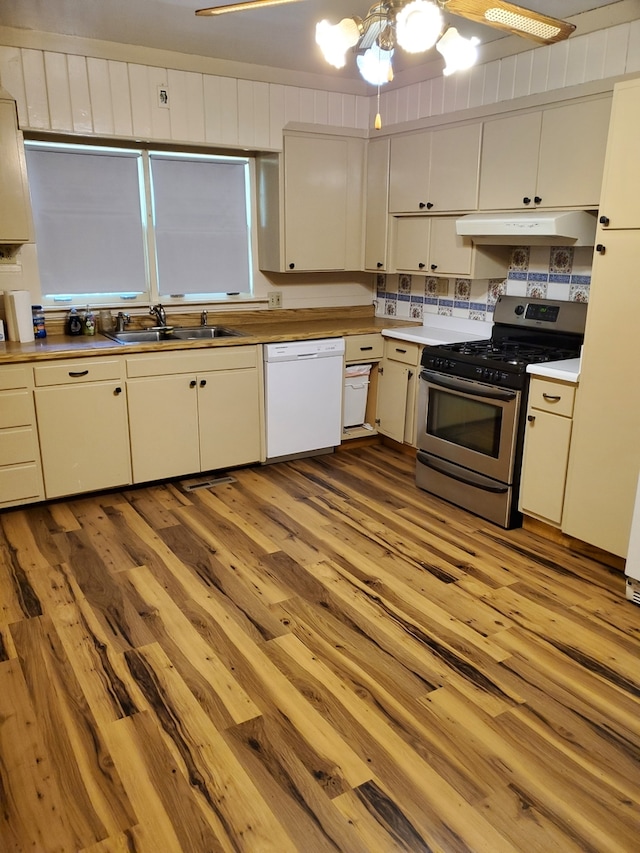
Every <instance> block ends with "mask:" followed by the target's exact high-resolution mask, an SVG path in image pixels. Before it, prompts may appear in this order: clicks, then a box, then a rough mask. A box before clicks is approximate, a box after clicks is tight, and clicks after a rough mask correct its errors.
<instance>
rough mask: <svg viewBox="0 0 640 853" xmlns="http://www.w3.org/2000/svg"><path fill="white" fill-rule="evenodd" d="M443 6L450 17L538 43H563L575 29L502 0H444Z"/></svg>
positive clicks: (571, 25) (570, 25)
mask: <svg viewBox="0 0 640 853" xmlns="http://www.w3.org/2000/svg"><path fill="white" fill-rule="evenodd" d="M442 7H443V9H444V10H445V11H446V12H451V14H452V15H459V16H460V17H461V18H468V19H469V20H471V21H477V22H478V23H480V24H486V25H487V26H489V27H496V28H497V29H499V30H505V31H506V32H508V33H514V34H515V35H518V36H523V37H524V38H528V39H531V41H535V42H538V43H539V44H553V43H554V42H556V41H563V40H564V39H566V38H569V36H570V35H571V33H572V32H573V31H574V30H575V28H576V27H575V24H569V23H567V22H566V21H561V20H559V19H558V18H549V17H547V15H540V14H539V13H538V12H532V11H530V10H529V9H524V8H523V7H522V6H514V5H513V3H504V2H503V1H502V0H445V2H444V3H443V4H442Z"/></svg>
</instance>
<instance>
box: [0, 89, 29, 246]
mask: <svg viewBox="0 0 640 853" xmlns="http://www.w3.org/2000/svg"><path fill="white" fill-rule="evenodd" d="M0 198H1V199H2V201H1V203H0V243H26V242H28V241H29V240H31V239H32V223H31V202H30V198H29V188H28V184H27V174H26V166H25V160H24V148H23V144H22V136H21V134H20V132H19V131H18V119H17V115H16V105H15V103H14V102H13V101H0Z"/></svg>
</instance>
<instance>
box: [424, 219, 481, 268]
mask: <svg viewBox="0 0 640 853" xmlns="http://www.w3.org/2000/svg"><path fill="white" fill-rule="evenodd" d="M473 252H474V248H473V244H472V243H471V240H469V239H467V238H465V237H460V236H459V235H458V234H456V220H455V217H448V216H436V217H434V218H433V219H432V220H431V240H430V248H429V273H431V274H433V275H446V274H450V275H460V276H465V275H469V274H470V273H471V262H472V258H473Z"/></svg>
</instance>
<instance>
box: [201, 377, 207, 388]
mask: <svg viewBox="0 0 640 853" xmlns="http://www.w3.org/2000/svg"><path fill="white" fill-rule="evenodd" d="M206 384H207V380H206V379H201V380H200V387H201V388H204V386H205V385H206Z"/></svg>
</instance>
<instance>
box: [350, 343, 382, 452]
mask: <svg viewBox="0 0 640 853" xmlns="http://www.w3.org/2000/svg"><path fill="white" fill-rule="evenodd" d="M383 353H384V341H383V339H382V335H381V334H379V333H374V334H370V335H347V336H346V337H345V353H344V360H345V364H346V365H348V366H352V365H358V364H364V365H368V366H369V367H370V371H369V375H368V377H367V378H366V380H363V381H366V382H368V383H369V384H368V386H367V388H366V404H365V409H364V419H363V421H362V424H359V423H358V424H356V425H355V426H352V425H347V426H346V427H343V430H342V440H343V441H348V440H349V439H350V438H363V437H365V436H370V435H375V434H376V432H377V430H376V429H375V428H374V424H375V421H376V401H377V398H378V364H379V362H380V360H381V359H382V356H383ZM347 393H348V391H347V389H346V387H345V392H344V394H345V398H344V401H343V404H344V411H345V413H346V410H347V396H346V395H347ZM343 422H344V419H343ZM364 424H368V425H369V426H368V427H365V426H364Z"/></svg>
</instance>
